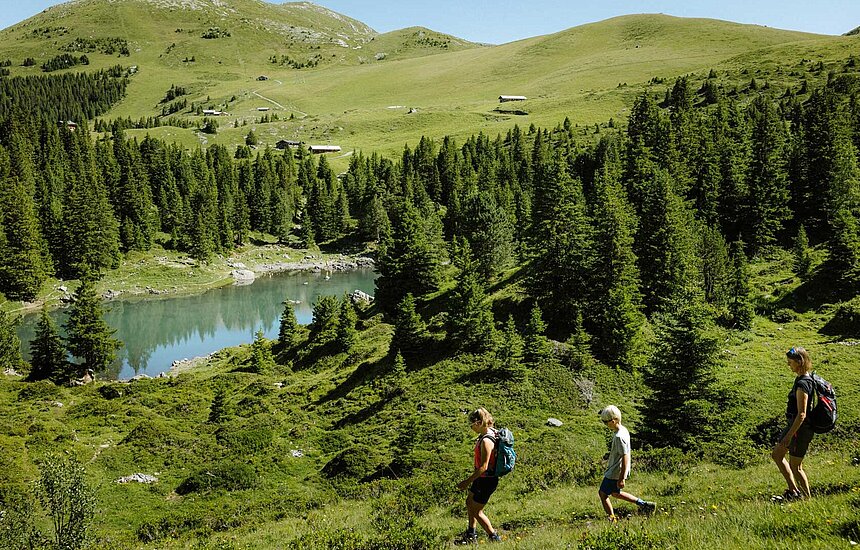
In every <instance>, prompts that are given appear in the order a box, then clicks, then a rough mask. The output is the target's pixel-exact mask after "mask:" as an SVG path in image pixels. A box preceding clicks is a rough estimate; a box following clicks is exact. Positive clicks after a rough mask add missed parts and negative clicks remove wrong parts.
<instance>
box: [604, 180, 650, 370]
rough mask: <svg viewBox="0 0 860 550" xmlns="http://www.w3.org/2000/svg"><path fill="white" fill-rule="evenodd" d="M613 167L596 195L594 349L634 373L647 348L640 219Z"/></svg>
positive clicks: (606, 359) (608, 361)
mask: <svg viewBox="0 0 860 550" xmlns="http://www.w3.org/2000/svg"><path fill="white" fill-rule="evenodd" d="M615 174H616V170H614V167H612V166H608V167H605V168H604V169H603V170H602V171H601V173H600V174H599V175H598V178H597V181H596V182H595V190H594V207H593V214H592V219H593V220H594V221H593V223H594V251H595V253H594V258H595V264H594V273H595V276H594V277H593V283H592V287H593V288H592V293H593V298H592V303H591V305H590V309H591V310H592V311H593V314H592V315H590V317H591V321H592V323H593V325H594V326H595V330H594V334H595V338H594V342H593V346H594V350H595V352H596V355H597V356H598V357H600V358H601V359H603V360H604V361H606V362H607V363H608V364H610V365H618V366H620V367H622V368H625V369H628V370H632V369H633V367H634V365H636V364H637V362H638V361H637V360H638V355H639V352H640V351H641V348H642V344H643V342H642V326H643V324H644V321H645V317H644V315H643V314H642V312H641V307H642V306H641V300H642V298H641V295H640V293H639V269H638V267H637V265H636V255H635V254H634V252H633V242H634V239H633V235H634V233H635V231H636V219H635V214H634V212H633V209H632V208H631V206H630V204H629V203H628V202H627V199H626V197H625V194H624V190H623V189H622V188H621V185H620V184H619V183H618V182H617V181H616V176H615Z"/></svg>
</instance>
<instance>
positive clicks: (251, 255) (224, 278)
mask: <svg viewBox="0 0 860 550" xmlns="http://www.w3.org/2000/svg"><path fill="white" fill-rule="evenodd" d="M158 254H160V255H156V254H154V253H149V254H143V253H138V254H137V255H130V256H129V257H128V258H126V259H124V260H123V263H122V264H121V266H120V267H119V268H117V269H115V270H111V271H110V272H107V273H106V274H105V277H103V278H102V279H101V280H99V282H98V283H97V291H98V292H99V295H100V296H101V297H102V299H103V300H104V301H106V302H110V301H118V300H126V299H134V300H137V299H144V300H149V299H166V298H179V297H184V296H193V295H197V294H202V293H204V292H208V291H209V290H214V289H219V288H224V287H229V286H233V285H246V284H253V282H254V280H256V279H257V277H260V276H265V275H273V274H276V273H286V272H296V273H302V272H310V273H322V272H334V271H349V270H354V269H374V268H375V265H376V264H375V262H374V260H373V258H371V257H369V256H368V255H367V251H363V253H359V254H346V253H335V254H323V253H319V252H310V251H307V250H301V249H293V248H289V247H286V246H281V245H264V246H255V247H246V248H245V249H244V250H239V251H236V252H235V253H234V254H231V255H229V256H218V257H216V258H215V259H213V260H212V261H210V262H198V261H197V260H193V259H191V258H189V257H186V256H184V255H182V254H177V253H169V252H166V251H158ZM294 257H295V259H293V258H294ZM137 268H140V271H141V272H146V274H141V275H140V276H138V274H137V273H136V270H137ZM153 270H156V271H158V273H157V275H156V276H154V277H153V276H152V275H151V273H150V272H152V271H153ZM195 270H196V273H195ZM147 283H149V284H147ZM77 284H78V281H76V280H71V281H66V280H60V279H51V280H49V281H48V282H46V283H45V290H44V291H43V292H42V293H40V296H39V297H38V299H37V300H35V301H33V302H6V303H4V304H2V306H0V307H2V309H3V310H4V311H6V312H7V313H11V314H13V315H17V316H23V315H27V314H31V313H33V312H35V311H38V310H39V309H41V308H42V307H43V306H45V305H47V307H48V309H49V310H53V309H57V308H64V307H68V305H70V303H71V296H72V293H73V292H74V289H75V288H76V287H77Z"/></svg>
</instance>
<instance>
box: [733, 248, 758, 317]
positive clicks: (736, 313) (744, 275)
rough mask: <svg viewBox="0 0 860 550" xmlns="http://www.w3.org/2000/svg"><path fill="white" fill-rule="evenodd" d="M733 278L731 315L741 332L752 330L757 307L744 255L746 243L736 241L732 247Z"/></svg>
mask: <svg viewBox="0 0 860 550" xmlns="http://www.w3.org/2000/svg"><path fill="white" fill-rule="evenodd" d="M731 261H732V277H731V293H730V296H729V314H730V315H731V316H732V320H733V321H734V325H735V327H736V328H738V329H739V330H749V329H750V328H752V322H753V317H754V316H755V307H754V306H753V293H752V287H751V286H750V274H749V264H748V263H747V256H746V254H745V253H744V243H743V242H741V241H735V242H733V243H732V247H731Z"/></svg>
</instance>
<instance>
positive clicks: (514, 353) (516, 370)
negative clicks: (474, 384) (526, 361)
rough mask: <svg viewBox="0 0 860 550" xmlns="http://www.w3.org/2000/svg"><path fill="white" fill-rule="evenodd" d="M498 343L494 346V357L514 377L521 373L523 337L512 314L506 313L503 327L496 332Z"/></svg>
mask: <svg viewBox="0 0 860 550" xmlns="http://www.w3.org/2000/svg"><path fill="white" fill-rule="evenodd" d="M498 337H499V343H498V345H497V346H496V357H497V359H498V360H499V363H501V364H502V366H503V367H504V368H505V369H507V370H508V372H510V373H511V374H513V375H515V376H516V377H520V376H522V375H523V374H524V373H523V364H522V360H523V337H522V336H520V333H519V331H518V330H517V325H516V323H514V317H513V315H508V320H507V321H505V325H504V327H502V330H501V331H500V332H499V333H498Z"/></svg>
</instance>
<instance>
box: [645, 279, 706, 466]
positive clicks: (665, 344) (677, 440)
mask: <svg viewBox="0 0 860 550" xmlns="http://www.w3.org/2000/svg"><path fill="white" fill-rule="evenodd" d="M719 351H720V350H719V341H718V340H717V338H716V336H715V335H714V327H713V323H712V321H711V319H710V317H709V316H708V314H707V311H706V308H705V307H704V304H703V302H702V299H701V297H700V296H698V295H696V294H694V293H688V294H687V295H685V296H681V297H679V299H677V300H674V301H673V307H671V308H667V310H666V312H664V313H661V314H660V315H658V316H656V342H655V343H654V350H653V353H652V354H651V358H650V360H649V361H648V364H647V366H646V368H645V371H644V381H645V384H646V385H647V386H648V389H649V390H650V393H649V394H648V395H647V396H646V397H645V399H644V400H643V402H642V406H641V407H640V410H641V413H642V415H643V417H644V418H648V422H646V423H645V424H643V426H642V428H641V431H640V434H641V436H642V438H643V439H644V440H645V441H646V442H647V443H649V444H651V445H654V446H656V447H664V446H667V445H673V446H677V447H680V448H681V449H684V450H692V449H698V448H699V446H700V444H701V443H702V442H704V441H707V440H709V439H710V438H712V437H713V435H714V429H715V428H716V426H715V420H716V418H717V415H718V412H719V405H718V404H717V397H718V395H717V392H716V389H715V378H714V374H715V371H716V370H717V368H718V366H719Z"/></svg>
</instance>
